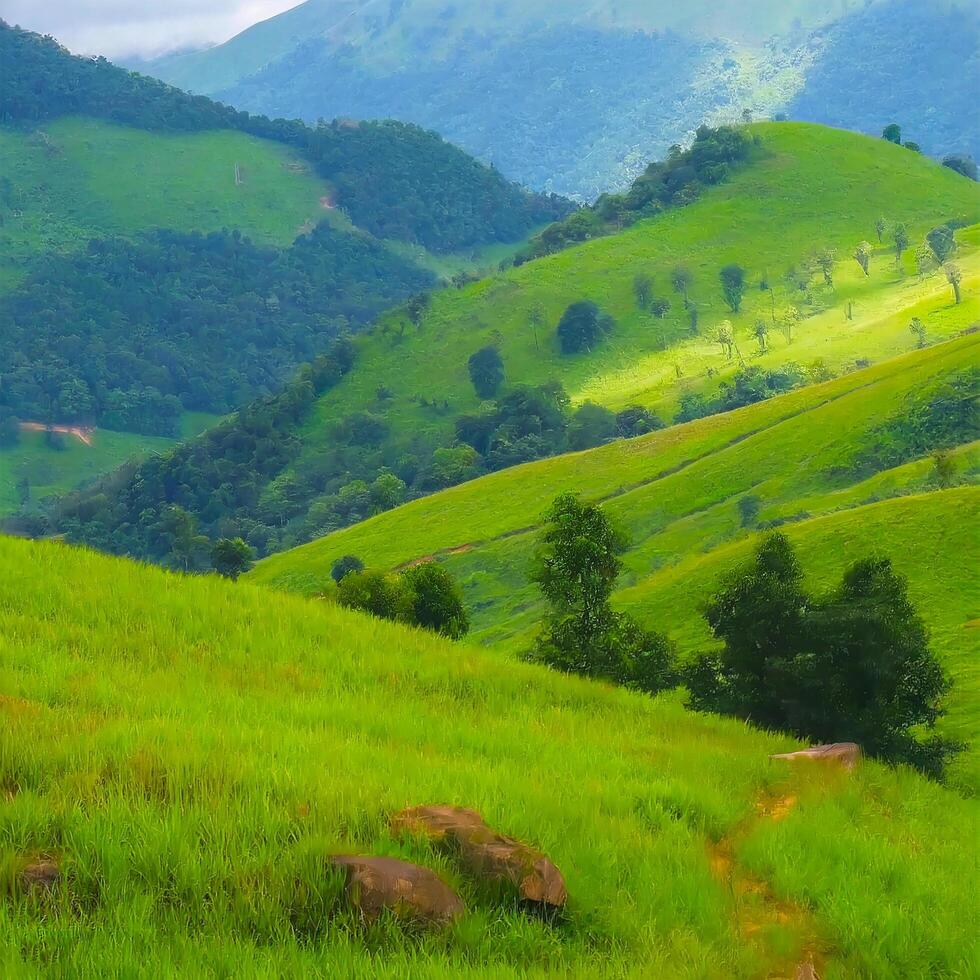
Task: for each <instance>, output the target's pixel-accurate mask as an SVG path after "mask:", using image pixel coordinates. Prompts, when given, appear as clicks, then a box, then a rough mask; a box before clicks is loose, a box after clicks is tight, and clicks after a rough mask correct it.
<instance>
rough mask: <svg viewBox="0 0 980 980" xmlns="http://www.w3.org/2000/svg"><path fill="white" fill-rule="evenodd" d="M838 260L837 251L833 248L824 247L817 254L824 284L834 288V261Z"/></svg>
mask: <svg viewBox="0 0 980 980" xmlns="http://www.w3.org/2000/svg"><path fill="white" fill-rule="evenodd" d="M836 261H837V253H836V252H835V251H834V250H833V249H832V248H825V249H822V250H821V251H820V252H819V254H818V255H817V265H818V266H820V271H821V272H822V273H823V281H824V284H825V285H827V286H830V287H831V288H833V286H834V263H835V262H836Z"/></svg>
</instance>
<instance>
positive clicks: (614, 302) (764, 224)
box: [297, 124, 980, 468]
mask: <svg viewBox="0 0 980 980" xmlns="http://www.w3.org/2000/svg"><path fill="white" fill-rule="evenodd" d="M752 130H753V132H755V133H757V134H758V135H759V136H760V138H761V139H762V141H763V146H764V155H763V158H762V159H760V160H758V161H756V162H755V163H753V164H752V165H750V166H748V167H746V168H745V169H744V170H743V171H741V172H740V173H739V174H737V175H736V176H735V177H734V178H733V179H732V180H730V181H729V182H728V183H726V184H723V185H721V186H718V187H715V188H712V189H711V190H710V191H708V192H707V193H705V194H704V196H703V197H702V198H701V199H700V200H699V201H697V202H696V203H694V204H692V205H690V206H688V207H686V208H682V209H680V210H676V211H672V212H668V213H666V214H663V215H661V216H659V217H656V218H653V219H649V220H647V221H643V222H640V223H639V224H637V225H635V226H633V227H631V228H629V229H627V230H625V231H623V232H621V233H619V234H617V235H614V236H611V237H608V238H603V239H599V240H596V241H593V242H589V243H586V244H584V245H581V246H578V247H576V248H572V249H569V250H567V251H564V252H561V253H559V254H557V255H554V256H550V257H548V258H545V259H542V260H539V261H536V262H532V263H529V264H527V265H525V266H522V267H520V268H517V269H514V270H510V271H508V272H505V273H500V274H498V275H496V276H494V277H492V278H489V279H484V280H482V281H480V282H479V283H476V284H473V285H472V286H468V287H466V288H464V289H461V290H444V291H442V292H440V293H438V294H436V295H435V297H434V300H433V304H432V308H431V311H430V312H429V314H428V315H427V316H426V318H425V321H424V323H423V324H422V327H421V330H420V332H419V334H418V335H417V336H416V331H415V329H414V328H412V327H409V328H408V331H407V333H406V334H405V337H404V338H402V337H401V336H400V335H401V332H402V330H401V327H400V326H399V325H398V323H397V320H398V315H397V314H392V315H391V316H390V317H388V318H387V319H383V320H382V322H381V324H380V325H379V327H378V328H376V329H375V330H374V331H373V333H372V334H371V336H370V337H368V338H366V339H365V340H364V342H363V344H362V350H361V356H360V359H359V363H358V368H357V370H356V371H354V372H352V374H351V375H350V376H349V378H347V379H346V380H345V381H344V383H343V384H341V385H338V386H337V387H336V388H335V389H334V390H332V391H331V392H330V393H328V394H327V395H326V396H324V397H323V398H321V399H320V401H319V402H318V404H317V408H316V411H315V412H314V415H313V417H312V418H311V420H310V421H309V423H308V424H307V426H306V427H305V429H304V431H303V437H304V442H305V445H306V450H307V453H308V455H310V456H313V455H314V454H316V453H318V452H319V451H321V449H322V447H323V446H324V445H325V443H327V441H328V440H329V438H330V432H331V427H330V423H331V421H332V420H335V419H337V418H339V417H342V416H343V415H345V414H347V413H349V412H351V411H355V410H363V409H368V410H375V411H377V410H378V409H377V401H376V395H377V391H378V388H379V386H380V385H382V384H383V385H385V386H386V387H387V388H388V389H389V390H390V391H391V392H392V393H393V395H394V397H393V398H392V399H391V400H389V401H386V403H385V405H384V414H385V417H386V419H387V421H388V422H389V423H390V425H391V434H390V436H389V438H388V440H387V443H386V445H385V450H386V454H387V458H389V459H396V458H397V457H398V455H399V453H401V452H406V451H409V447H410V446H411V444H412V443H413V441H417V440H428V441H429V442H431V443H433V444H437V443H438V444H446V443H448V442H450V441H451V440H452V437H453V420H454V418H455V417H457V416H458V415H461V414H464V413H466V412H472V411H475V410H476V409H477V408H478V406H479V400H478V398H477V397H476V395H475V393H474V391H473V388H472V385H471V384H470V380H469V377H468V374H467V366H466V365H467V359H468V358H469V356H470V354H472V353H473V352H474V351H475V350H477V349H479V348H480V347H482V346H484V345H486V344H488V343H491V342H494V343H496V344H497V345H498V347H499V349H500V351H501V354H502V357H503V360H504V365H505V371H506V383H507V384H508V385H514V384H518V383H527V384H540V383H544V382H547V381H549V380H552V379H555V378H558V379H560V380H561V381H562V383H563V384H564V386H565V388H566V389H567V390H568V392H569V394H570V396H571V397H572V400H573V403H581V402H582V401H585V400H589V399H591V400H593V401H597V402H599V403H600V404H603V405H606V406H608V407H610V408H621V407H623V406H625V405H627V404H629V403H631V402H637V401H638V402H640V403H642V404H644V405H646V406H648V407H651V408H654V409H657V410H659V411H661V412H663V413H664V414H665V415H666V416H668V417H669V416H670V415H671V414H672V413H673V412H674V410H675V408H676V406H677V403H678V401H679V399H680V397H681V396H682V395H683V394H685V393H689V392H708V393H712V392H714V391H715V390H717V388H718V386H719V385H720V383H721V382H722V381H724V380H726V379H728V378H730V377H731V375H732V374H733V373H734V372H735V371H736V370H737V369H738V367H739V362H738V360H737V359H733V360H728V359H727V358H726V356H725V354H724V353H723V351H722V349H721V347H720V346H719V345H718V344H717V343H715V341H714V339H713V338H714V337H715V335H716V333H717V329H718V326H719V324H720V323H722V322H723V321H724V320H726V319H727V320H730V321H732V323H733V326H734V329H735V336H736V339H737V342H738V346H739V349H740V351H741V353H742V355H743V357H744V359H745V361H746V363H748V364H758V365H759V366H761V367H776V366H780V365H783V364H786V363H787V362H796V363H797V364H800V365H801V366H803V367H805V368H808V367H811V366H812V365H813V363H814V362H815V361H820V362H822V364H823V366H825V367H827V368H829V369H831V370H839V369H841V368H842V367H846V366H847V365H852V364H854V363H855V362H856V361H863V360H871V361H877V360H880V359H881V358H883V357H887V356H891V355H894V354H897V353H900V352H902V351H904V350H908V349H909V348H910V347H912V346H913V345H914V343H915V341H914V338H913V337H912V336H911V335H910V334H909V329H908V323H909V319H910V318H911V317H912V316H919V317H920V318H921V319H922V320H923V322H924V323H925V325H926V333H927V337H928V338H930V339H931V340H933V341H934V340H937V339H943V338H946V337H950V336H953V335H955V334H956V333H957V332H958V331H960V330H961V329H963V328H964V327H967V326H969V325H970V324H972V323H974V322H976V321H977V320H978V318H980V301H978V298H977V294H978V289H980V252H978V245H980V238H978V230H977V228H976V227H973V228H970V229H967V230H965V231H961V232H960V233H959V239H960V251H959V254H958V256H957V260H958V262H959V263H960V264H961V266H962V268H963V270H964V284H963V285H964V301H963V302H962V303H961V304H959V305H955V304H954V303H953V295H952V291H951V289H950V288H949V286H948V284H947V283H946V280H945V277H944V276H943V275H942V274H941V273H933V274H931V275H929V276H927V277H926V278H925V279H922V280H920V278H919V277H918V276H917V275H916V273H915V271H914V256H913V251H912V249H910V250H909V251H908V252H906V253H905V256H904V260H903V265H902V268H901V270H899V269H898V268H897V267H896V265H895V262H894V256H893V255H892V252H891V246H890V244H889V243H888V241H887V239H886V241H885V242H884V243H883V244H882V245H881V246H880V248H878V249H877V253H876V255H875V257H874V258H873V260H872V264H871V273H872V274H871V276H870V277H865V276H864V275H863V273H862V272H861V270H860V268H859V267H858V264H857V262H855V261H854V260H853V259H852V258H850V254H851V252H852V251H853V249H854V247H855V246H856V245H857V244H858V243H859V242H860V241H861V240H862V239H871V240H873V241H876V233H875V222H876V220H877V219H878V218H879V217H881V216H884V217H886V218H887V219H888V221H889V222H899V221H901V222H904V223H906V224H907V226H908V228H909V231H910V237H911V240H912V242H913V243H914V244H918V243H919V242H920V241H921V239H922V236H923V235H924V234H925V232H926V231H927V230H928V229H930V228H931V227H933V226H935V225H936V224H937V223H940V222H942V221H945V220H947V219H950V218H953V217H957V216H959V217H962V218H964V219H965V220H974V221H975V220H976V218H977V216H978V215H980V196H978V190H977V185H976V184H975V183H972V182H970V181H968V180H966V179H964V178H962V177H959V176H958V175H956V174H953V173H952V172H950V171H948V170H947V169H945V168H941V167H939V166H938V165H936V164H935V163H934V162H932V161H930V160H927V159H925V158H924V157H922V156H920V155H918V154H914V153H911V152H909V151H907V150H904V151H903V148H902V147H896V146H894V145H891V144H885V143H884V141H882V140H872V139H869V138H867V137H863V136H858V135H855V134H852V133H844V132H841V131H837V130H830V129H826V128H823V127H819V126H808V125H804V124H766V125H759V126H755V127H752ZM831 159H832V160H833V161H834V166H832V167H830V166H827V161H828V160H831ZM825 246H826V247H833V248H834V249H836V251H837V256H838V261H837V265H836V268H835V270H834V283H835V286H834V289H833V290H829V289H826V288H824V287H822V286H818V285H816V283H815V285H814V288H813V290H812V298H813V302H812V305H810V306H806V305H803V306H800V307H799V308H800V309H801V310H802V311H803V312H804V313H805V314H806V316H805V319H804V320H803V321H802V322H800V323H799V324H797V325H796V328H795V329H794V331H793V333H792V335H791V342H788V341H787V339H786V338H785V337H784V336H783V335H782V334H781V333H780V332H779V330H777V329H776V328H773V329H772V330H771V331H770V334H769V350H768V351H767V352H766V353H762V352H760V351H759V350H758V345H757V343H756V341H755V340H754V339H753V338H752V335H751V331H752V328H753V326H754V324H755V322H756V320H757V319H760V318H761V319H765V320H767V322H768V321H769V320H770V318H771V312H772V309H771V308H772V304H773V297H771V296H770V294H769V293H768V292H763V291H761V290H759V289H758V288H757V284H758V283H759V282H760V281H761V280H762V279H763V278H768V280H769V281H770V283H771V284H772V286H773V288H774V298H775V304H776V307H777V312H779V311H782V310H783V309H785V308H787V307H788V306H790V305H796V304H799V303H800V302H801V300H800V298H799V295H798V291H797V290H796V287H795V286H793V285H792V284H790V283H788V282H786V281H785V280H784V272H785V271H786V269H787V267H788V266H790V265H791V264H793V263H798V262H800V261H802V260H803V259H805V258H806V257H807V256H809V255H811V254H812V253H813V252H814V251H816V250H818V249H820V248H822V247H825ZM730 262H738V263H740V264H741V265H742V266H744V267H745V268H746V270H747V272H748V281H749V284H750V288H749V290H748V292H747V294H746V297H745V300H744V302H743V307H742V312H741V313H740V314H739V315H737V316H734V315H733V314H732V313H731V311H730V310H728V308H727V307H726V306H725V303H724V300H723V297H722V294H721V289H720V286H719V283H718V272H719V270H720V269H721V268H722V266H724V265H725V264H726V263H730ZM678 264H685V265H687V266H688V267H689V268H690V270H691V271H692V273H693V274H694V277H695V282H694V286H693V287H692V290H691V299H692V300H693V302H695V303H696V305H697V306H698V309H699V334H698V335H697V336H692V335H691V333H690V330H689V324H688V314H687V312H686V311H685V310H684V309H683V305H682V302H681V297H679V296H677V295H676V294H674V293H673V291H672V290H671V287H670V284H669V276H670V272H671V270H672V269H673V268H674V267H675V266H676V265H678ZM641 273H642V274H649V275H651V276H652V277H653V278H654V280H655V286H654V292H655V294H658V295H661V296H664V297H667V298H669V299H670V300H671V302H672V309H671V311H670V313H669V314H668V315H667V317H666V319H664V320H660V319H657V318H654V317H652V316H650V314H648V313H645V312H641V311H639V310H638V309H637V307H636V303H635V300H634V296H633V282H634V279H635V277H636V276H637V275H638V274H641ZM816 278H817V279H818V280H819V279H820V275H819V273H818V274H817V276H816ZM580 299H591V300H593V301H595V302H597V303H598V304H599V305H600V307H602V309H603V310H605V311H607V312H608V313H610V314H611V315H612V316H614V317H615V318H616V321H617V326H616V329H615V330H614V332H613V334H612V335H611V336H610V337H609V338H608V339H607V340H606V341H604V342H603V343H602V344H601V345H600V346H599V347H598V348H597V349H596V350H595V351H593V352H592V353H591V354H585V355H578V356H573V357H567V356H565V357H563V356H561V354H560V353H559V351H558V348H557V344H556V342H555V338H554V330H555V326H556V324H557V322H558V320H559V318H560V316H561V313H562V311H563V310H564V309H565V308H566V307H567V306H568V304H570V303H572V302H574V301H576V300H580ZM848 303H851V304H853V314H854V319H853V320H850V321H849V320H847V319H846V317H845V310H846V307H847V304H848ZM534 308H539V309H540V310H541V311H542V312H543V325H542V327H541V328H540V329H538V330H537V331H535V330H534V329H533V328H532V327H531V324H530V319H529V313H530V311H531V310H532V309H534ZM436 364H437V365H438V366H439V369H438V371H433V365H436ZM420 396H423V397H425V398H426V399H427V400H429V401H430V402H431V401H438V402H439V403H442V402H448V404H449V406H450V411H448V412H443V413H434V412H433V411H431V409H428V408H426V407H424V406H422V405H420V404H419V402H418V399H419V397H420ZM297 465H298V467H300V468H301V467H302V465H303V463H302V460H301V461H300V462H299V463H298V464H297Z"/></svg>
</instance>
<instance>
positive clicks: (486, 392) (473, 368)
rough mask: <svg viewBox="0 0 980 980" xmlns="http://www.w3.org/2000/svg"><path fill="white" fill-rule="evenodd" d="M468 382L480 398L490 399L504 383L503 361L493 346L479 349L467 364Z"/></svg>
mask: <svg viewBox="0 0 980 980" xmlns="http://www.w3.org/2000/svg"><path fill="white" fill-rule="evenodd" d="M467 365H468V367H469V371H470V381H472V382H473V388H474V389H475V391H476V393H477V394H478V395H479V396H480V397H481V398H492V397H493V396H494V395H495V394H496V393H497V390H498V389H499V388H500V386H501V385H502V384H503V383H504V360H503V358H502V357H501V356H500V351H498V350H497V348H496V347H495V346H494V345H493V344H489V345H488V346H486V347H481V348H480V350H478V351H477V352H476V353H475V354H473V355H472V356H471V357H470V359H469V361H468V362H467Z"/></svg>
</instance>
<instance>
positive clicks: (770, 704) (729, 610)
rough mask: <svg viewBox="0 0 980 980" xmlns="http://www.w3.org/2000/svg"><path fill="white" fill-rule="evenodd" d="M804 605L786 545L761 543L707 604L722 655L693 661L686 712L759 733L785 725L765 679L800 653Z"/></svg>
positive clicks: (777, 539)
mask: <svg viewBox="0 0 980 980" xmlns="http://www.w3.org/2000/svg"><path fill="white" fill-rule="evenodd" d="M808 602H809V598H808V596H807V595H806V593H805V592H804V589H803V569H802V568H801V567H800V563H799V561H798V560H797V558H796V553H795V552H794V551H793V548H792V545H790V543H789V540H788V539H787V538H786V537H785V535H782V534H773V535H770V536H769V537H767V538H765V539H764V540H763V541H762V543H761V544H760V545H759V547H758V548H757V550H756V553H755V557H754V559H753V560H752V562H750V563H749V564H747V565H746V566H744V567H742V568H740V569H737V570H736V571H735V572H734V573H733V574H732V575H730V576H729V577H728V578H727V579H726V580H725V582H724V583H723V585H722V587H721V589H720V590H719V591H718V592H717V593H716V594H715V595H714V596H713V597H712V599H711V601H710V602H709V603H708V605H707V608H706V611H705V616H706V618H707V620H708V625H709V626H710V627H711V630H712V632H713V633H714V635H715V636H716V637H717V638H718V639H719V640H721V641H722V642H723V643H724V648H723V649H722V651H721V653H720V654H718V655H717V656H713V655H707V656H703V657H701V658H699V659H698V660H697V661H695V663H694V667H693V673H692V674H691V675H690V676H689V677H688V687H689V690H690V692H691V704H692V706H693V707H694V708H696V709H698V710H708V711H719V712H721V713H722V714H734V715H737V716H738V717H741V718H745V719H748V720H750V721H752V722H754V723H755V724H757V725H760V726H762V727H769V728H778V727H780V725H781V724H784V723H785V720H786V718H785V714H784V712H783V711H782V710H781V706H780V705H779V704H778V703H777V702H775V701H774V699H773V697H772V691H771V673H772V671H773V670H775V669H778V668H779V667H780V666H781V665H782V664H784V663H786V662H790V661H792V660H793V658H794V657H796V656H797V655H798V654H800V653H802V652H803V650H804V648H805V643H804V621H805V615H806V609H807V605H808Z"/></svg>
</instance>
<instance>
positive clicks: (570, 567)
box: [532, 493, 675, 693]
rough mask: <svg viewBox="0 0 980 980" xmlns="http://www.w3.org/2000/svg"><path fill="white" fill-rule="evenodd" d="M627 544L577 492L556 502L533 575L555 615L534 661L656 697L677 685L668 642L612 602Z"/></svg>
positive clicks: (539, 644)
mask: <svg viewBox="0 0 980 980" xmlns="http://www.w3.org/2000/svg"><path fill="white" fill-rule="evenodd" d="M625 547H626V538H625V536H624V535H623V533H622V532H621V531H620V530H619V529H618V528H616V527H614V526H613V525H612V523H611V522H610V521H609V518H608V517H607V516H606V515H605V514H604V513H603V511H602V510H601V509H600V508H599V507H598V506H597V505H595V504H587V503H584V502H582V501H581V500H580V499H579V498H578V497H577V496H576V495H575V494H572V493H565V494H561V495H560V496H559V497H557V498H556V499H555V501H554V503H553V505H552V507H551V510H550V511H549V513H548V526H547V528H546V529H545V531H544V533H543V535H542V539H541V547H540V551H539V553H538V556H537V561H536V566H535V569H534V573H533V577H534V580H535V581H536V582H537V583H538V585H539V586H540V587H541V591H542V592H543V593H544V597H545V599H547V601H548V603H549V604H550V606H551V614H550V616H549V619H548V624H547V627H546V629H545V630H544V632H543V633H542V634H541V636H540V637H539V638H538V641H537V645H536V648H535V651H534V652H533V654H532V658H533V659H535V660H539V661H541V662H543V663H546V664H548V665H549V666H551V667H554V668H555V669H557V670H562V671H565V672H568V673H576V674H584V675H585V676H587V677H603V678H606V679H608V680H612V681H615V682H617V683H620V684H626V685H627V686H630V687H633V688H636V689H637V690H642V691H647V692H649V693H656V692H658V691H662V690H664V689H665V688H667V687H670V686H672V685H673V684H674V683H675V675H674V671H673V668H672V666H671V650H670V645H669V643H668V642H667V640H666V638H665V637H663V636H661V635H659V634H656V633H651V632H648V631H646V630H644V629H643V628H642V627H640V626H639V625H638V624H637V623H636V622H635V621H634V620H633V619H632V618H631V617H630V616H627V615H625V614H623V613H616V612H614V611H613V609H612V607H611V605H610V602H609V599H610V596H611V595H612V590H613V587H614V585H615V583H616V579H617V578H618V577H619V573H620V570H621V568H622V564H621V562H620V560H619V557H618V556H619V554H620V553H621V552H622V551H623V550H624V548H625Z"/></svg>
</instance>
